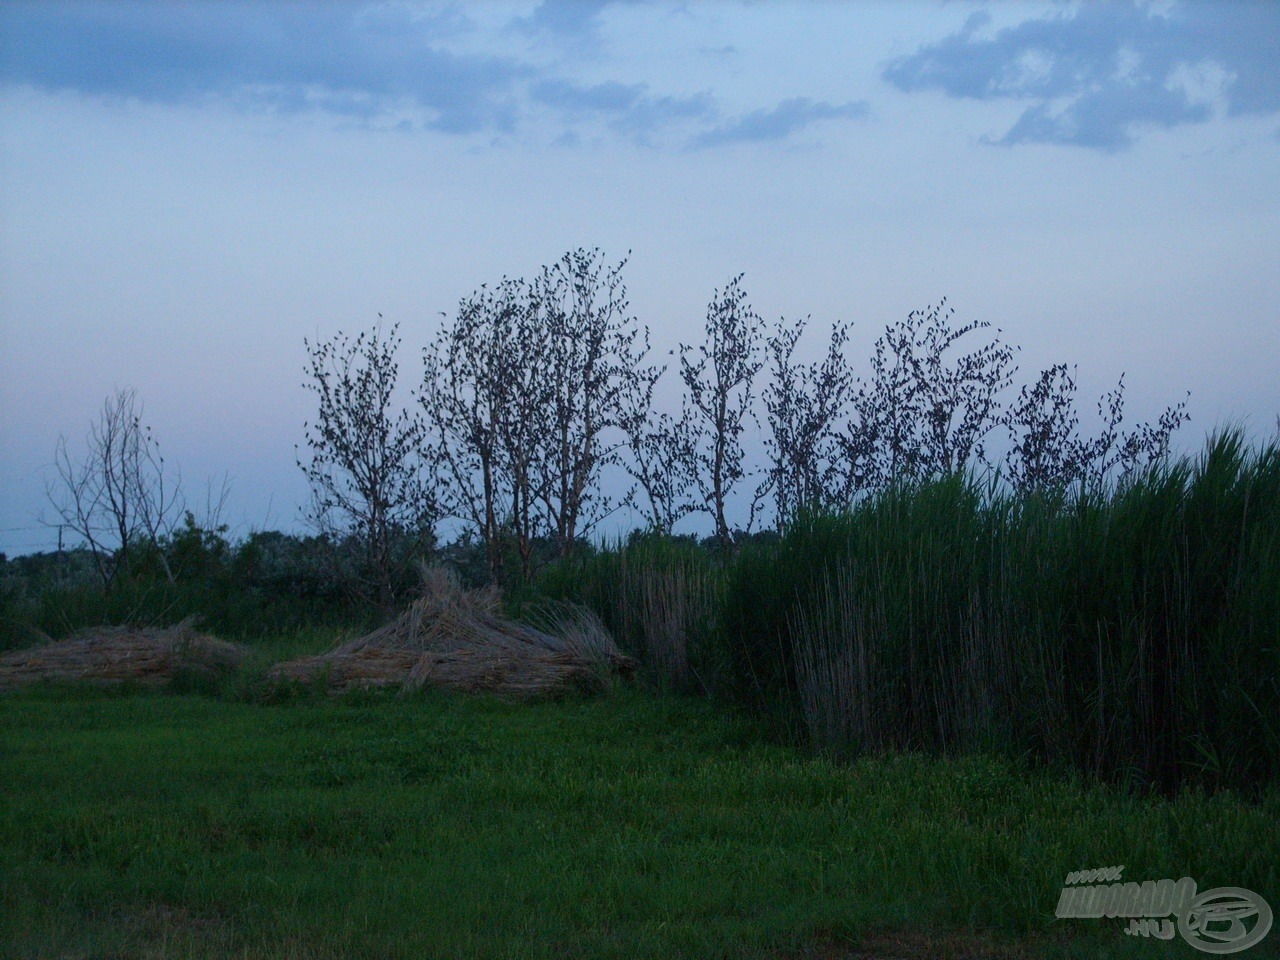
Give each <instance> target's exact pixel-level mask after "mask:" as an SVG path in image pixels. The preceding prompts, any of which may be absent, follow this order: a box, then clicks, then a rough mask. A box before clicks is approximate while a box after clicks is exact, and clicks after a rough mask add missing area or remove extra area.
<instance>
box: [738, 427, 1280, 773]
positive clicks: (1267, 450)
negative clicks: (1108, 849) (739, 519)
mask: <svg viewBox="0 0 1280 960" xmlns="http://www.w3.org/2000/svg"><path fill="white" fill-rule="evenodd" d="M720 622H721V625H722V630H723V634H722V637H723V643H724V644H725V649H726V650H727V651H728V656H727V661H726V662H727V664H728V671H729V676H730V680H731V683H730V684H729V688H730V689H731V690H732V691H733V692H734V694H735V695H736V696H738V697H739V698H740V699H742V700H743V701H744V702H746V703H749V704H750V705H752V706H753V707H755V708H757V709H764V710H766V711H768V712H769V713H770V714H771V715H773V716H774V717H775V718H778V719H780V720H782V721H783V722H784V723H787V724H789V725H791V726H793V727H795V728H798V729H802V730H803V731H804V732H805V733H806V734H807V736H808V737H809V738H810V739H811V741H812V742H813V743H814V744H815V745H816V746H818V747H819V748H821V749H823V750H826V751H829V752H832V753H835V754H843V755H852V754H856V753H859V752H862V751H880V750H885V749H901V748H907V749H924V750H929V751H933V752H939V753H952V752H969V751H976V750H990V749H998V750H1002V751H1007V752H1013V753H1016V754H1018V755H1031V756H1036V757H1039V758H1041V759H1043V760H1046V761H1051V762H1059V763H1067V764H1070V765H1071V766H1073V767H1076V768H1078V769H1081V770H1084V771H1087V772H1088V773H1090V774H1092V775H1095V776H1098V777H1101V778H1104V779H1107V780H1112V781H1118V782H1128V783H1132V784H1135V785H1137V784H1141V785H1147V786H1152V787H1156V788H1159V789H1161V790H1164V791H1172V790H1175V789H1177V788H1178V787H1179V786H1181V785H1184V784H1188V783H1197V784H1202V785H1205V786H1209V787H1221V786H1230V787H1237V788H1242V789H1248V788H1250V787H1252V786H1256V785H1258V784H1260V783H1262V782H1264V781H1267V780H1269V779H1273V778H1275V777H1276V776H1277V775H1280V729H1278V728H1280V721H1277V719H1276V718H1277V717H1280V447H1277V445H1276V444H1275V443H1272V444H1271V445H1269V446H1267V447H1264V448H1262V449H1260V450H1251V449H1248V448H1246V446H1245V444H1244V441H1243V438H1242V436H1241V434H1240V433H1239V432H1238V431H1226V432H1223V433H1220V434H1218V435H1215V436H1214V437H1212V438H1210V440H1209V442H1208V444H1207V446H1206V450H1205V452H1204V453H1203V454H1202V455H1201V456H1200V457H1199V458H1198V459H1197V460H1194V461H1192V460H1190V459H1182V460H1179V461H1176V462H1166V463H1161V464H1157V465H1155V466H1153V467H1152V468H1150V469H1149V470H1147V471H1146V472H1145V473H1143V474H1141V475H1139V476H1137V477H1135V478H1132V479H1130V480H1128V481H1127V482H1125V483H1123V484H1120V485H1111V486H1102V485H1097V484H1095V485H1093V486H1088V487H1082V488H1077V489H1075V490H1071V491H1059V492H1057V493H1056V494H1055V493H1042V494H1037V495H1027V496H1023V497H1017V498H1015V497H1013V496H1012V495H1011V494H1009V493H1007V492H1002V491H1001V490H1000V489H999V488H998V487H996V486H994V485H992V484H985V485H984V484H982V483H980V482H979V481H978V480H976V479H975V478H973V477H959V476H957V477H951V478H947V479H944V480H941V481H938V482H935V483H929V484H924V485H917V486H912V487H905V486H904V487H898V488H894V489H890V490H889V491H887V492H885V493H884V494H882V495H880V496H877V497H874V498H870V499H868V500H866V501H865V502H863V503H860V504H858V505H857V506H855V507H854V508H853V509H851V510H850V511H848V512H846V513H843V514H839V515H810V516H807V517H802V518H801V519H800V520H799V521H798V522H797V523H796V524H794V525H793V526H792V528H791V529H790V530H789V531H788V533H787V535H786V536H785V537H783V539H782V541H781V542H780V543H778V544H777V545H776V546H774V547H771V548H766V549H763V550H756V551H746V552H744V553H743V555H741V556H740V557H739V559H738V561H737V562H736V564H735V566H734V569H733V573H732V576H731V579H730V583H729V585H728V588H727V590H726V603H725V608H724V610H723V611H722V614H721V621H720Z"/></svg>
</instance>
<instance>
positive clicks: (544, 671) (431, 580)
mask: <svg viewBox="0 0 1280 960" xmlns="http://www.w3.org/2000/svg"><path fill="white" fill-rule="evenodd" d="M499 601H500V597H499V594H498V593H497V591H496V590H493V589H491V588H489V589H485V590H479V591H466V590H463V589H462V588H461V586H460V585H459V584H458V581H457V578H456V576H454V575H453V574H452V573H451V572H450V571H448V570H445V569H442V568H431V569H428V570H425V571H424V572H423V596H422V597H421V598H420V599H419V600H417V601H416V602H415V603H414V604H413V605H412V606H410V607H409V609H408V610H406V611H405V612H404V613H403V614H401V616H399V617H398V618H396V619H395V620H393V621H392V622H391V623H388V624H386V625H385V626H383V627H380V628H379V629H377V630H375V631H374V632H373V633H370V634H367V635H366V636H363V637H359V638H357V639H355V640H351V641H348V642H347V643H344V644H341V645H340V646H338V647H335V648H334V649H333V650H330V651H329V652H328V653H324V654H321V655H320V656H315V657H304V658H302V659H299V660H292V661H289V662H288V663H282V664H278V665H277V666H276V667H275V668H273V669H272V671H271V673H270V674H269V676H270V677H272V678H274V679H277V680H285V681H299V682H316V681H319V680H323V681H324V683H325V685H326V687H327V689H328V690H329V692H331V693H341V692H343V691H345V690H349V689H352V688H369V687H388V686H390V687H397V686H398V687H401V688H403V689H406V690H415V689H419V688H421V687H423V686H432V687H445V688H449V689H453V690H463V691H471V692H476V691H487V692H491V693H497V694H501V695H504V696H510V697H514V698H518V699H531V698H540V697H548V696H557V695H561V694H564V693H569V692H585V693H591V692H598V691H600V690H603V689H604V688H605V686H606V685H607V683H608V679H609V677H610V675H611V674H614V673H622V674H626V673H629V672H631V671H632V670H634V669H635V666H636V664H635V661H633V660H631V659H630V658H629V657H626V656H623V655H622V654H621V653H620V652H619V651H618V649H617V647H616V646H615V645H614V643H613V640H612V638H611V637H610V636H609V634H608V632H607V631H606V630H605V628H604V626H603V625H602V624H601V623H600V621H599V620H598V619H597V618H596V617H595V616H594V615H593V614H592V613H591V612H590V611H588V610H585V609H583V608H580V607H572V606H569V605H563V604H554V605H550V604H549V605H545V606H542V607H538V608H536V609H535V610H534V611H533V613H532V614H531V617H530V619H531V620H533V622H534V623H535V624H536V626H530V625H527V624H523V623H517V622H515V621H512V620H507V619H505V618H503V617H502V616H500V615H499V613H498V610H499Z"/></svg>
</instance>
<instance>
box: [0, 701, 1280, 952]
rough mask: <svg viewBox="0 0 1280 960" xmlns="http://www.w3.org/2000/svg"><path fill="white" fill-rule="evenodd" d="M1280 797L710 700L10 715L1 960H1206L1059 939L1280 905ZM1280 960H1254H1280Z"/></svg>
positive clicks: (0, 745) (1116, 934) (205, 707)
mask: <svg viewBox="0 0 1280 960" xmlns="http://www.w3.org/2000/svg"><path fill="white" fill-rule="evenodd" d="M1277 823H1280V796H1277V795H1274V794H1269V795H1268V796H1267V797H1265V798H1264V799H1263V800H1262V802H1261V803H1244V802H1241V801H1239V800H1237V799H1235V798H1233V797H1232V796H1231V795H1229V794H1219V795H1217V796H1214V797H1206V796H1204V795H1203V794H1197V793H1183V794H1181V795H1180V796H1179V797H1178V798H1176V799H1174V800H1165V799H1151V798H1140V797H1136V796H1134V795H1126V794H1123V793H1120V792H1117V791H1114V790H1110V789H1106V788H1101V787H1086V786H1084V785H1083V784H1082V783H1081V782H1080V781H1079V780H1078V779H1076V778H1075V777H1073V776H1070V775H1066V774H1064V775H1061V776H1054V775H1050V774H1048V773H1032V772H1028V771H1026V770H1022V769H1019V768H1018V767H1016V766H1014V765H1012V764H1011V763H1010V762H1009V761H1006V760H997V759H992V758H990V757H984V756H977V757H969V758H964V759H957V760H937V759H926V758H924V757H921V756H918V755H900V756H893V757H863V758H862V759H860V760H858V761H857V762H856V763H854V764H850V765H836V764H833V763H829V762H826V761H823V760H820V759H816V758H813V757H810V756H806V755H804V754H801V753H798V752H796V751H794V750H791V749H789V748H784V747H781V746H771V745H769V744H768V743H767V742H766V740H765V738H763V737H762V736H761V731H760V729H759V727H758V725H757V724H756V723H755V722H753V721H752V720H750V719H745V718H742V717H735V716H732V715H729V714H727V713H726V712H725V711H724V710H723V709H722V708H717V707H713V706H711V705H709V704H708V703H706V702H705V701H701V700H696V699H686V698H680V697H655V696H651V695H647V694H643V693H640V692H636V691H622V692H620V693H618V694H616V695H614V696H611V697H607V698H603V699H599V700H593V701H577V700H571V701H562V702H554V703H542V704H535V705H521V706H517V705H513V704H507V703H503V702H500V701H497V700H493V699H488V698H466V697H461V696H449V695H444V694H424V695H419V696H413V697H392V696H385V695H378V696H374V695H357V696H351V697H347V698H344V699H340V700H325V699H322V698H318V697H312V696H301V697H299V698H296V699H292V700H288V701H285V702H279V703H262V702H253V701H251V700H247V699H244V698H236V697H227V696H221V697H219V696H209V695H198V694H182V695H179V694H174V693H143V692H140V691H132V692H130V691H123V692H114V693H108V692H102V691H87V690H73V689H69V688H68V689H56V688H44V689H33V690H28V691H25V692H21V693H17V694H9V695H6V696H4V697H0V955H3V956H5V957H24V958H25V957H50V958H54V957H57V958H84V960H88V958H99V960H102V958H125V957H140V958H146V957H245V958H339V957H342V958H359V957H371V958H372V957H377V958H397V957H404V958H414V960H419V958H452V957H457V958H499V957H510V958H517V957H519V958H539V957H557V958H577V957H583V958H585V957H618V958H624V957H625V958H628V960H634V958H637V957H655V958H657V957H663V958H680V957H689V958H730V957H734V958H736V957H743V958H752V957H758V958H800V957H812V958H837V957H839V958H852V957H948V956H949V957H1006V956H1007V957H1015V956H1016V957H1038V956H1046V957H1055V956H1057V957H1081V958H1083V957H1091V958H1097V957H1112V956H1115V957H1164V956H1170V955H1172V954H1174V953H1177V954H1178V955H1181V956H1192V955H1195V951H1194V950H1192V948H1191V947H1190V946H1189V945H1188V944H1186V943H1184V942H1182V940H1181V939H1180V938H1178V939H1175V941H1174V942H1172V943H1162V942H1160V941H1156V940H1145V939H1140V938H1136V937H1134V938H1131V937H1126V936H1124V935H1123V934H1122V932H1121V930H1122V926H1123V921H1121V920H1105V919H1100V920H1056V919H1055V918H1054V915H1053V914H1054V908H1055V906H1056V904H1057V900H1058V895H1059V891H1060V889H1061V887H1062V884H1063V879H1064V876H1065V875H1066V874H1067V873H1068V872H1070V871H1074V870H1079V869H1084V868H1091V867H1103V866H1111V865H1115V864H1124V865H1125V878H1126V879H1136V880H1142V879H1160V878H1164V877H1170V878H1177V877H1181V876H1184V875H1189V876H1192V877H1194V878H1195V879H1196V880H1197V882H1198V884H1199V886H1200V888H1201V889H1205V888H1209V887H1214V886H1243V887H1247V888H1250V889H1252V890H1255V891H1257V892H1259V893H1261V894H1262V895H1263V896H1264V897H1266V898H1267V899H1268V901H1269V902H1270V903H1271V904H1272V905H1274V906H1280V831H1277V829H1276V824H1277ZM1277 943H1280V936H1277V935H1276V934H1274V933H1273V934H1272V935H1271V936H1270V937H1269V938H1268V940H1267V941H1264V942H1263V943H1262V944H1260V945H1259V946H1257V947H1255V948H1253V949H1251V950H1250V951H1249V952H1248V953H1247V954H1245V956H1247V957H1249V958H1250V960H1253V958H1255V957H1262V956H1274V955H1276V951H1275V946H1276V944H1277Z"/></svg>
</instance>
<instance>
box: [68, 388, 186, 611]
mask: <svg viewBox="0 0 1280 960" xmlns="http://www.w3.org/2000/svg"><path fill="white" fill-rule="evenodd" d="M54 467H55V470H56V471H57V481H56V482H55V483H53V484H51V485H50V486H49V487H47V488H46V493H47V495H48V497H49V500H50V502H51V503H52V504H53V506H54V508H55V509H56V510H57V512H58V515H59V517H60V518H61V524H62V525H63V526H65V527H66V528H67V529H69V530H70V531H71V532H72V533H74V534H75V535H77V536H79V537H80V538H82V539H83V540H84V542H85V544H86V545H87V546H88V548H89V552H90V555H91V556H92V557H93V563H94V567H95V569H96V570H97V572H98V575H99V577H100V578H101V579H102V583H103V586H104V588H108V589H109V588H110V587H112V586H113V585H114V584H115V583H116V582H117V580H118V578H119V577H120V576H122V575H126V576H127V575H128V573H129V571H130V569H131V562H132V558H133V551H134V548H136V547H139V546H146V547H150V548H153V549H152V550H151V551H150V552H151V553H152V554H153V555H154V556H155V557H157V558H158V559H159V562H160V564H161V566H162V568H163V569H164V572H165V575H166V577H167V578H168V579H169V580H170V581H172V580H173V571H172V570H171V569H170V567H169V564H168V559H167V557H166V556H165V553H164V551H163V550H162V549H160V546H161V541H162V540H163V539H164V538H166V537H167V536H169V534H171V533H172V531H173V529H174V526H175V525H176V523H177V522H178V518H179V517H180V516H181V514H182V510H183V504H182V494H181V481H180V479H177V478H174V479H172V480H171V479H170V478H169V477H168V476H167V475H166V472H165V460H164V457H163V456H161V454H160V445H159V443H158V442H157V441H156V438H155V435H154V434H153V433H152V431H151V428H150V427H149V426H148V425H146V424H144V423H143V422H142V406H141V404H140V403H139V402H138V398H137V393H136V391H134V390H133V389H132V388H125V389H121V390H117V391H116V392H115V394H113V395H112V396H110V397H108V398H107V399H106V400H105V401H104V402H103V405H102V410H101V412H100V413H99V414H98V419H97V420H96V421H94V422H93V423H92V425H91V426H90V428H89V435H88V438H87V441H86V449H85V453H84V455H83V457H82V458H81V459H79V460H73V459H72V457H71V453H70V451H69V450H68V448H67V441H66V438H65V437H60V438H59V439H58V445H57V450H56V453H55V455H54Z"/></svg>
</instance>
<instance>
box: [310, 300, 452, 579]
mask: <svg viewBox="0 0 1280 960" xmlns="http://www.w3.org/2000/svg"><path fill="white" fill-rule="evenodd" d="M379 316H381V315H379ZM398 331H399V326H398V325H394V326H392V328H391V332H390V334H389V335H387V336H385V337H384V336H383V335H382V334H381V332H380V331H378V330H373V331H365V332H362V333H360V334H358V335H357V336H356V337H355V338H354V339H352V338H350V337H348V336H347V335H346V334H344V333H342V332H341V331H339V332H338V333H337V334H336V335H335V336H334V337H333V338H332V339H330V340H327V341H318V342H315V343H312V342H310V341H304V343H305V345H306V348H307V352H308V355H309V360H308V364H307V374H308V377H309V379H308V380H307V381H306V382H305V383H304V387H305V388H306V389H308V390H310V391H312V392H313V393H315V395H316V397H317V399H318V401H319V407H318V409H317V412H316V420H315V422H314V423H306V424H304V425H303V429H304V431H305V434H306V444H307V447H308V450H309V453H308V455H307V458H306V460H305V461H304V459H303V457H302V454H301V453H300V452H299V453H298V456H297V462H298V466H299V467H300V468H301V469H302V471H303V472H304V473H305V474H306V476H307V479H308V481H310V484H311V491H312V504H311V507H310V510H309V518H310V519H311V520H312V521H313V522H314V523H315V524H316V525H317V526H318V527H319V528H320V529H321V530H323V531H326V532H334V531H342V532H346V533H351V534H354V535H355V536H356V538H357V539H358V541H359V543H360V544H361V546H362V548H363V550H364V554H365V562H366V567H367V571H368V575H369V577H371V578H372V581H373V582H372V584H371V586H372V591H371V592H372V594H373V595H374V596H375V597H376V599H377V600H378V601H379V602H382V603H388V602H390V601H391V600H392V599H393V596H394V593H395V589H394V567H395V563H394V559H393V545H394V543H395V542H396V541H397V540H398V539H402V538H405V537H408V538H410V539H413V540H416V541H418V542H421V541H422V540H424V539H426V540H429V539H430V536H431V525H432V523H433V521H434V518H435V504H434V502H433V498H432V494H431V489H430V487H428V486H427V485H426V484H424V483H423V479H422V462H421V460H420V456H419V454H420V448H421V446H422V442H421V441H422V438H423V425H422V423H421V421H420V419H419V418H418V417H417V416H416V415H415V414H414V413H411V412H410V411H409V410H407V409H401V410H399V411H396V410H394V409H393V396H392V395H393V393H394V391H395V387H396V380H397V378H398V376H399V364H398V363H397V361H396V351H397V350H398V348H399V346H400V337H399V332H398Z"/></svg>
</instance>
